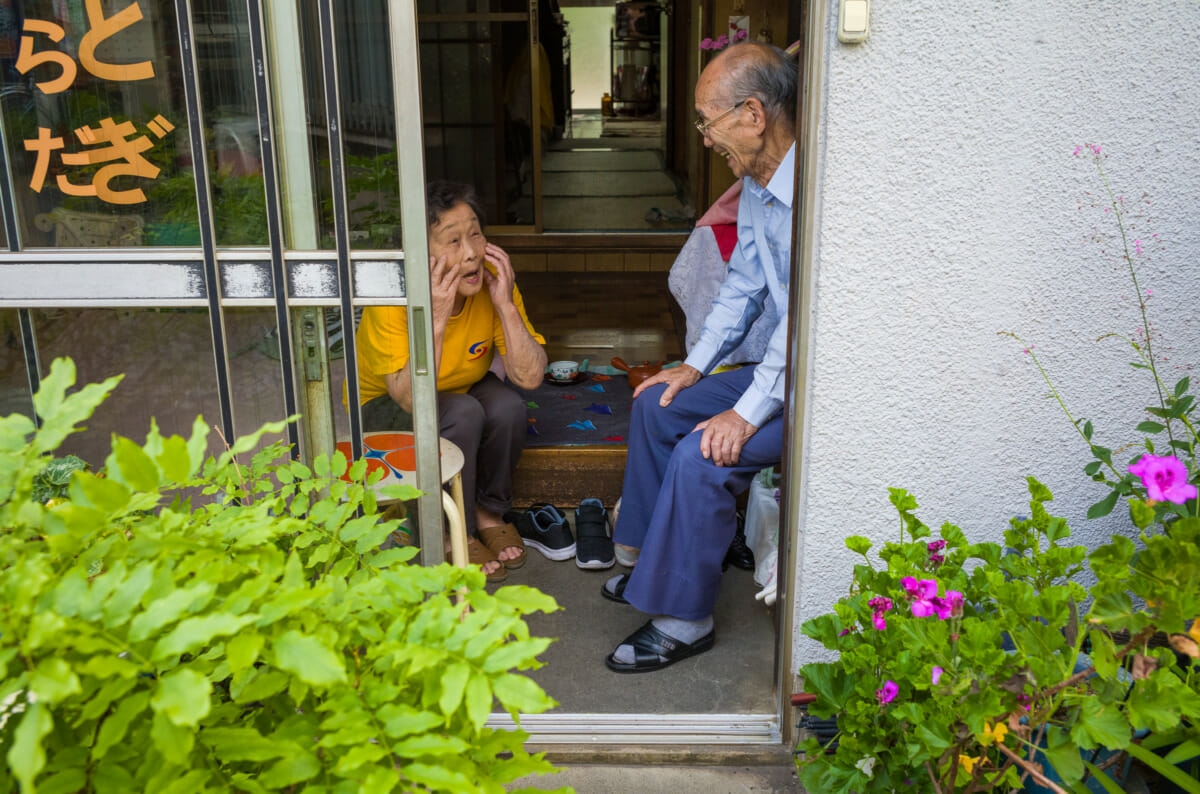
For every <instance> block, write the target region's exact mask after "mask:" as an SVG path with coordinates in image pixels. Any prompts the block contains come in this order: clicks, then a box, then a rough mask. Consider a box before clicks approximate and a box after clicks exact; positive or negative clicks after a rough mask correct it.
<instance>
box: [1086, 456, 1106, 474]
mask: <svg viewBox="0 0 1200 794" xmlns="http://www.w3.org/2000/svg"><path fill="white" fill-rule="evenodd" d="M1103 465H1104V463H1103V462H1102V461H1099V460H1093V461H1092V462H1091V463H1089V464H1088V465H1086V466H1084V467H1083V473H1084V474H1086V475H1087V476H1089V477H1093V476H1095V475H1096V473H1097V472H1099V471H1100V467H1101V466H1103Z"/></svg>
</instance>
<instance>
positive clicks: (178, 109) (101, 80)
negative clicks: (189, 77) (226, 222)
mask: <svg viewBox="0 0 1200 794" xmlns="http://www.w3.org/2000/svg"><path fill="white" fill-rule="evenodd" d="M13 5H14V6H15V9H14V10H15V11H16V18H17V19H20V20H21V28H20V30H19V40H18V41H19V43H18V41H13V40H8V41H6V44H5V46H7V47H8V48H9V49H10V50H11V49H12V48H13V46H14V45H16V46H17V47H18V51H17V52H16V53H10V54H9V56H8V57H9V58H12V57H13V55H16V57H15V60H12V61H9V63H10V68H8V69H6V70H5V71H4V75H3V78H2V79H3V83H2V88H0V94H2V96H3V113H4V121H3V123H4V125H5V133H6V135H7V141H8V149H9V150H8V156H9V160H10V162H11V163H12V171H13V182H14V184H15V185H16V197H15V203H16V209H17V214H18V219H19V224H20V228H21V234H22V240H23V243H24V244H25V245H27V246H54V247H88V248H90V247H96V246H139V245H172V244H179V243H182V242H188V241H187V240H186V239H181V238H185V237H186V233H185V231H184V230H183V228H182V227H184V226H186V225H188V224H191V225H192V226H194V225H195V223H196V208H195V196H194V190H193V187H192V175H191V158H190V156H189V155H188V130H187V114H186V111H185V109H184V105H183V90H182V85H181V82H180V72H179V58H178V46H177V45H176V44H175V40H176V28H175V14H174V7H173V5H172V4H171V3H170V2H166V0H136V1H129V2H122V0H117V1H116V2H109V3H105V4H103V5H100V4H97V5H96V6H95V8H96V9H97V10H95V11H89V10H87V9H90V8H93V6H91V5H90V4H88V5H86V6H85V4H83V3H69V4H68V3H62V2H55V1H54V0H19V1H18V2H15V3H13Z"/></svg>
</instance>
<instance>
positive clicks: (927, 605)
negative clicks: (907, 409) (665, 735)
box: [800, 478, 1200, 792]
mask: <svg viewBox="0 0 1200 794" xmlns="http://www.w3.org/2000/svg"><path fill="white" fill-rule="evenodd" d="M1028 484H1029V493H1030V496H1031V500H1030V502H1029V506H1030V510H1031V517H1030V518H1029V519H1014V520H1013V521H1012V525H1011V528H1010V529H1008V530H1006V531H1005V533H1004V542H1005V545H1006V546H1007V549H1008V550H1011V551H1010V552H1007V553H1006V550H1005V549H1003V548H1001V546H999V545H998V544H995V543H977V544H971V543H968V542H967V539H966V537H965V535H964V533H963V532H962V530H961V529H959V528H958V527H956V526H953V525H951V524H945V525H943V526H942V527H941V531H940V534H941V540H937V541H932V542H929V541H928V540H927V539H928V538H929V537H930V535H931V533H930V530H929V528H928V527H927V526H926V525H925V524H924V523H922V522H921V521H920V519H918V518H917V517H916V515H915V510H916V509H917V503H916V501H915V500H914V499H913V497H912V496H911V495H910V494H908V493H907V492H906V491H903V490H901V489H892V503H893V504H894V505H895V507H896V509H897V510H898V511H899V514H900V518H901V539H900V542H899V543H888V544H886V545H884V547H883V548H882V549H881V550H880V551H879V559H880V560H881V561H882V563H883V567H881V568H877V567H876V566H875V565H874V563H873V562H872V560H871V557H870V556H869V554H868V552H869V551H870V548H871V543H870V541H868V540H867V539H866V538H861V537H851V538H849V539H847V541H846V546H847V547H848V548H849V549H851V550H852V551H854V552H856V553H859V554H862V555H863V560H864V561H863V563H861V564H859V565H857V566H855V569H854V585H853V587H852V590H851V593H850V595H848V596H847V597H845V598H842V599H841V600H839V601H838V603H837V604H836V606H835V610H834V612H833V613H832V614H828V615H823V616H821V617H818V618H815V619H813V620H810V621H808V622H806V623H805V624H804V626H803V627H802V631H803V632H804V633H805V634H806V635H808V636H810V637H812V638H814V639H816V640H818V641H819V642H821V643H822V644H823V645H824V646H825V647H826V648H829V649H831V650H835V651H837V652H838V653H839V658H838V660H837V661H835V662H826V663H814V664H808V665H805V666H804V667H802V668H801V670H800V673H801V675H803V676H804V686H805V690H806V691H808V692H810V693H812V694H814V695H816V696H817V699H816V701H815V702H814V703H813V704H812V705H811V706H810V708H809V710H810V711H811V712H812V713H813V714H815V715H816V716H820V717H830V716H835V715H836V716H837V718H838V729H839V731H840V733H839V736H838V739H839V743H838V746H837V748H836V751H835V752H833V753H826V752H824V751H823V749H822V747H821V746H820V744H819V743H818V741H817V740H816V739H810V740H808V741H807V742H806V743H805V744H804V745H803V746H802V749H803V750H804V751H805V754H806V758H805V760H804V762H803V766H802V772H801V780H802V782H803V783H804V785H805V786H806V787H807V788H808V790H809V791H821V792H891V791H913V792H925V791H936V792H951V791H964V792H971V791H987V790H991V789H993V788H996V789H1000V790H1008V789H1010V788H1013V787H1019V786H1020V785H1021V782H1022V780H1024V779H1026V778H1032V779H1033V780H1035V781H1037V782H1039V783H1041V784H1042V785H1045V781H1046V778H1045V777H1044V773H1045V772H1046V771H1047V770H1046V768H1045V766H1046V765H1047V764H1048V765H1049V766H1050V767H1053V769H1054V771H1055V773H1056V774H1057V776H1058V778H1059V779H1060V780H1063V781H1066V783H1065V784H1064V785H1063V788H1060V789H1059V790H1064V789H1072V790H1076V791H1079V790H1083V789H1082V788H1080V785H1081V783H1080V782H1081V781H1082V780H1083V778H1084V777H1085V775H1093V776H1096V777H1097V779H1101V780H1102V783H1103V784H1104V785H1105V788H1106V790H1109V791H1120V790H1121V789H1120V788H1119V787H1118V786H1117V784H1116V783H1115V782H1114V781H1113V780H1111V779H1110V777H1109V775H1110V774H1118V770H1119V767H1118V770H1110V771H1109V772H1105V771H1103V770H1101V769H1100V768H1099V763H1101V762H1100V756H1099V755H1095V754H1093V752H1094V751H1097V750H1099V751H1118V752H1120V751H1125V752H1128V753H1129V754H1131V755H1134V756H1136V757H1137V758H1138V759H1139V760H1143V761H1145V762H1147V763H1149V764H1151V765H1152V766H1154V767H1155V768H1156V769H1159V770H1160V771H1162V772H1163V774H1164V775H1167V776H1170V775H1171V774H1172V773H1174V774H1177V775H1179V777H1180V779H1183V780H1184V783H1185V784H1186V783H1187V781H1186V778H1185V777H1184V776H1183V775H1182V773H1179V772H1178V770H1173V769H1170V768H1169V765H1167V764H1163V763H1161V759H1157V758H1156V757H1155V756H1154V755H1153V754H1152V753H1151V752H1150V748H1151V747H1159V746H1166V745H1168V744H1171V743H1182V744H1183V745H1184V749H1183V750H1182V751H1181V754H1183V757H1184V758H1186V757H1188V756H1186V753H1187V752H1192V753H1193V754H1194V753H1195V752H1197V751H1200V731H1198V730H1197V728H1196V727H1195V722H1196V720H1197V719H1198V718H1200V692H1198V691H1197V689H1198V688H1200V668H1198V666H1197V664H1196V663H1195V660H1194V659H1191V660H1189V661H1190V663H1189V664H1187V665H1186V666H1180V665H1177V660H1176V657H1175V656H1174V654H1173V653H1172V652H1171V651H1170V650H1169V649H1168V648H1163V647H1158V648H1151V647H1148V645H1147V639H1148V638H1149V636H1150V635H1151V633H1153V632H1154V630H1155V629H1156V628H1158V627H1159V626H1162V627H1165V628H1167V629H1168V630H1183V627H1184V626H1185V625H1186V624H1187V623H1189V622H1191V621H1190V618H1191V617H1192V616H1195V615H1196V614H1197V611H1198V610H1200V604H1198V599H1200V587H1198V586H1197V585H1198V584H1200V583H1198V582H1197V580H1196V577H1197V576H1200V566H1198V565H1197V562H1198V560H1197V558H1196V540H1197V533H1198V532H1200V520H1197V519H1194V518H1189V519H1180V520H1179V521H1178V522H1177V523H1176V524H1175V526H1174V527H1173V529H1172V533H1171V535H1170V536H1166V535H1162V536H1156V537H1155V538H1152V539H1150V540H1149V543H1148V548H1147V549H1146V551H1144V552H1143V553H1142V554H1141V555H1140V557H1139V561H1138V562H1137V563H1132V562H1131V556H1132V553H1133V543H1132V542H1131V541H1128V540H1127V539H1122V540H1121V541H1120V542H1116V543H1114V544H1113V545H1111V546H1106V547H1103V548H1101V549H1098V550H1097V551H1096V552H1094V553H1093V555H1092V558H1091V562H1092V567H1093V569H1094V570H1095V572H1096V573H1097V574H1098V575H1099V581H1098V583H1097V584H1096V585H1095V587H1094V588H1093V589H1092V591H1091V592H1090V593H1089V591H1088V590H1087V589H1086V588H1084V587H1083V585H1082V584H1080V583H1079V582H1077V581H1075V579H1076V577H1077V576H1078V574H1080V573H1081V571H1082V570H1083V562H1084V559H1085V557H1086V556H1087V549H1086V548H1085V547H1084V546H1065V545H1060V543H1061V541H1063V540H1065V539H1066V538H1068V537H1069V536H1070V529H1069V527H1068V526H1067V522H1066V521H1065V520H1064V519H1062V518H1060V517H1056V516H1052V515H1050V513H1049V512H1048V511H1047V510H1046V507H1045V503H1046V502H1048V501H1050V500H1051V498H1052V497H1051V494H1050V492H1049V490H1047V489H1046V487H1045V486H1043V485H1042V484H1041V483H1039V482H1037V481H1036V480H1034V479H1033V478H1029V481H1028ZM1171 538H1173V539H1174V540H1171ZM1164 543H1167V544H1169V543H1173V544H1175V545H1174V546H1173V547H1172V548H1171V549H1168V548H1167V547H1166V546H1164V545H1163V544H1164ZM1166 554H1179V555H1182V556H1180V557H1179V558H1178V559H1165V558H1164V555H1166ZM1131 564H1134V565H1135V568H1134V569H1132V570H1133V571H1134V575H1133V576H1132V577H1131V567H1130V566H1131ZM1138 565H1140V566H1141V568H1142V569H1144V572H1146V573H1145V578H1146V582H1144V583H1139V584H1134V583H1133V582H1132V581H1130V580H1131V578H1132V579H1141V578H1143V577H1142V576H1139V575H1138V573H1139V571H1138V568H1137V567H1136V566H1138ZM1179 586H1186V590H1185V592H1180V593H1175V594H1173V595H1168V592H1167V591H1169V590H1170V589H1171V588H1174V587H1179ZM1127 587H1132V588H1133V590H1134V592H1136V593H1138V594H1143V593H1145V594H1154V595H1156V596H1158V597H1159V598H1161V599H1164V600H1163V601H1161V602H1159V604H1158V605H1157V606H1155V607H1153V608H1151V609H1148V610H1138V609H1135V608H1134V607H1133V604H1132V602H1131V601H1130V599H1129V594H1128V592H1127V590H1126V588H1127ZM1089 596H1090V597H1091V598H1092V599H1093V601H1092V603H1093V606H1092V608H1091V610H1090V611H1088V612H1084V613H1083V614H1082V615H1081V614H1080V609H1079V607H1078V605H1079V604H1081V603H1084V601H1085V599H1087V598H1088V597H1089ZM1168 603H1169V604H1170V606H1167V604H1168ZM1185 615H1186V616H1187V618H1185V617H1184V616H1185ZM1114 629H1115V630H1126V631H1133V635H1132V636H1130V635H1129V634H1127V633H1126V634H1123V635H1119V634H1114V632H1113V630H1114ZM1005 646H1007V650H1006V647H1005ZM1085 648H1086V649H1088V650H1090V655H1085V654H1084V650H1085ZM1126 668H1128V669H1126ZM1147 730H1153V731H1156V732H1158V734H1157V735H1156V736H1152V737H1151V739H1145V738H1144V737H1145V731H1147ZM1147 745H1148V746H1147ZM1188 748H1191V749H1190V750H1189V749H1188ZM1081 750H1083V751H1087V752H1086V753H1085V754H1083V755H1081V752H1080V751H1081ZM1039 753H1041V755H1040V756H1039ZM1118 760H1119V759H1118ZM1186 790H1188V791H1195V790H1200V786H1197V785H1196V783H1195V781H1191V785H1190V787H1188V788H1187V789H1186Z"/></svg>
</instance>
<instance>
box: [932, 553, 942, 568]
mask: <svg viewBox="0 0 1200 794" xmlns="http://www.w3.org/2000/svg"><path fill="white" fill-rule="evenodd" d="M945 561H946V558H945V557H943V556H942V555H940V554H930V555H929V563H930V564H931V565H932V566H933V567H935V568H936V567H937V566H939V565H941V564H942V563H944V562H945Z"/></svg>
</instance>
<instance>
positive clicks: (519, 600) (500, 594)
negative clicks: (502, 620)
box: [493, 584, 558, 614]
mask: <svg viewBox="0 0 1200 794" xmlns="http://www.w3.org/2000/svg"><path fill="white" fill-rule="evenodd" d="M493 597H494V598H495V599H496V600H497V601H498V602H500V603H501V604H505V605H507V606H510V607H514V608H516V610H517V611H518V612H521V613H522V614H529V613H530V612H545V613H546V614H549V613H551V612H555V611H557V610H558V602H557V601H555V600H554V596H550V595H546V594H545V593H543V592H542V591H541V590H538V589H537V588H534V587H527V586H525V585H523V584H518V585H510V586H508V587H501V588H500V589H498V590H497V591H496V593H495V595H494V596H493Z"/></svg>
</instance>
